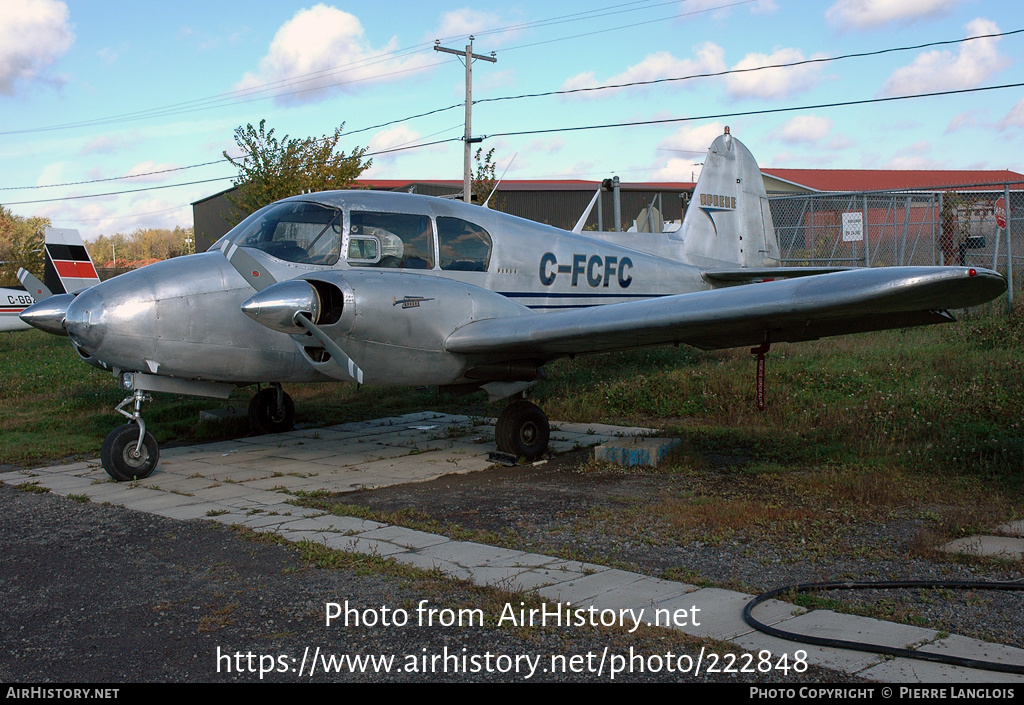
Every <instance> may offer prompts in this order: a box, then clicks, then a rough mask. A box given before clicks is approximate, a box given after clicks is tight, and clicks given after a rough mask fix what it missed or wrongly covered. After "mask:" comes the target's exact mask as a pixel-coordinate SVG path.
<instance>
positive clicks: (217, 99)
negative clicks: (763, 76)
mask: <svg viewBox="0 0 1024 705" xmlns="http://www.w3.org/2000/svg"><path fill="white" fill-rule="evenodd" d="M748 1H752V0H748ZM648 2H649V0H634V1H633V2H629V3H626V4H625V7H626V8H627V9H623V7H624V5H622V4H618V5H609V6H607V7H602V8H595V9H593V10H585V11H582V12H577V13H573V14H569V15H560V16H557V17H553V18H548V19H545V20H536V21H533V22H524V23H519V24H514V25H506V26H503V27H494V28H490V29H485V30H481V31H479V32H476V35H477V36H483V35H486V34H496V33H501V32H508V31H515V30H521V29H533V28H537V27H544V26H550V25H555V24H562V23H565V22H574V21H582V20H589V19H595V18H600V17H604V16H607V15H609V14H620V13H623V12H637V11H641V10H647V9H651V8H654V7H660V6H662V5H669V4H675V2H677V0H670V1H666V2H660V3H657V4H654V5H650V4H648ZM633 5H642V7H630V6H633ZM456 38H457V37H443V38H442V41H449V40H452V39H456ZM431 46H432V43H431V42H420V43H417V44H413V45H411V46H409V47H405V48H400V49H395V50H393V51H390V52H384V53H381V54H378V55H375V56H372V57H365V58H362V59H359V60H357V61H353V62H349V63H347V64H340V65H337V66H332V67H329V68H325V69H319V70H317V71H311V72H309V73H304V74H297V75H295V76H289V77H286V78H282V79H278V80H276V81H269V82H266V83H262V84H259V85H257V86H251V87H248V88H239V89H235V90H231V91H225V92H223V93H217V94H215V95H212V96H207V97H205V98H196V99H193V100H189V101H183V102H179V103H171V104H168V105H164V106H157V107H155V108H149V109H146V110H139V111H133V112H129V113H121V114H117V115H112V116H108V117H104V118H95V119H92V120H82V121H78V122H70V123H60V124H55V125H46V126H42V127H32V128H24V129H20V130H4V131H0V135H15V134H28V133H35V132H49V131H54V130H64V129H73V128H78V127H98V126H101V125H107V124H116V123H120V122H130V121H135V120H143V119H148V118H154V117H166V116H170V115H178V114H181V113H187V112H194V111H198V110H207V109H212V108H216V107H221V106H223V105H224V104H227V103H231V104H236V103H240V102H242V103H244V102H252V101H254V100H263V99H266V98H268V97H281V96H287V95H296V94H298V93H303V92H308V91H311V90H319V89H322V88H331V87H336V86H339V85H346V84H349V83H357V82H361V81H367V80H373V79H376V78H382V77H386V76H391V75H396V74H399V73H407V72H410V71H420V70H425V69H427V68H432V67H434V66H437V65H440V64H441V63H447V62H446V61H441V62H435V63H432V64H428V65H425V66H420V67H412V68H409V69H401V70H398V71H393V72H389V73H384V74H375V75H372V76H366V77H363V78H359V79H353V80H351V81H341V82H337V83H332V84H329V85H326V86H315V87H313V88H304V89H300V90H296V91H291V92H288V93H275V94H274V95H273V96H259V97H253V96H257V95H258V94H260V93H268V92H271V91H275V90H276V89H278V88H281V87H284V86H290V85H297V84H300V83H304V82H309V81H314V80H317V79H319V78H322V77H324V76H326V75H330V74H332V73H339V72H341V71H342V70H344V69H358V68H365V67H367V66H372V65H374V64H378V63H383V62H386V61H392V60H395V59H398V58H400V57H402V56H405V55H408V54H413V53H416V52H419V51H425V50H427V49H428V48H430V47H431ZM238 98H249V100H238Z"/></svg>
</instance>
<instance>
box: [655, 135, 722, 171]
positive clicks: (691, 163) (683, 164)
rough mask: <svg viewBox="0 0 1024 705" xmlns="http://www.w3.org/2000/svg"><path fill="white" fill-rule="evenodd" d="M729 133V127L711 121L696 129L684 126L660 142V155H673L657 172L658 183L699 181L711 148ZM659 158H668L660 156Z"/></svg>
mask: <svg viewBox="0 0 1024 705" xmlns="http://www.w3.org/2000/svg"><path fill="white" fill-rule="evenodd" d="M723 132H725V125H724V124H723V123H720V122H711V123H707V124H704V125H698V126H696V127H690V126H685V125H684V126H683V127H680V128H679V129H678V130H676V131H675V132H674V133H672V134H671V135H670V136H668V137H666V138H665V139H663V140H662V141H661V142H659V143H658V151H659V154H660V155H664V154H665V153H666V152H668V153H672V152H682V154H672V156H669V157H668V159H667V160H666V161H664V162H661V164H662V166H661V167H660V168H658V169H656V170H655V171H654V174H653V175H652V177H651V178H652V179H653V180H655V181H695V180H696V178H697V177H698V176H700V170H701V163H702V162H703V161H704V158H705V157H706V156H707V153H708V147H710V146H711V143H712V142H714V141H715V138H717V137H718V136H719V135H721V134H722V133H723ZM659 159H664V156H660V157H659Z"/></svg>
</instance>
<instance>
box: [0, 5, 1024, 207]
mask: <svg viewBox="0 0 1024 705" xmlns="http://www.w3.org/2000/svg"><path fill="white" fill-rule="evenodd" d="M746 1H750V0H746ZM733 4H742V3H733ZM709 9H721V6H720V7H717V8H709ZM703 11H706V10H701V12H703ZM602 31H603V30H602ZM1021 33H1024V29H1015V30H1008V31H1006V32H996V33H990V34H983V35H976V36H972V37H965V38H960V39H947V40H940V41H935V42H926V43H923V44H914V45H907V46H900V47H889V48H887V49H878V50H873V51H867V52H855V53H849V54H841V55H838V56H832V57H816V58H812V59H804V60H800V61H792V62H785V63H778V64H769V65H765V66H755V67H750V68H744V69H728V70H725V71H718V72H710V73H702V74H691V75H687V76H670V77H665V78H658V79H650V80H643V81H629V82H625V83H618V84H609V85H604V86H590V87H583V88H573V89H564V90H554V91H543V92H539V93H523V94H519V95H510V96H497V97H494V98H480V99H477V100H474V101H473V104H474V105H477V104H482V103H490V102H501V101H508V100H521V99H527V98H539V97H548V96H555V95H568V94H573V93H582V92H593V91H602V90H616V89H621V88H629V87H634V86H647V85H654V84H660V83H668V82H674V81H688V80H693V79H697V78H715V77H721V76H726V75H730V74H737V73H750V72H755V71H766V70H770V69H777V68H790V67H794V66H801V65H806V64H816V63H827V62H832V61H841V60H846V59H852V58H864V57H870V56H880V55H883V54H889V53H894V52H900V51H914V50H919V49H927V48H932V47H938V46H948V45H951V44H960V43H964V42H969V41H973V40H977V39H990V38H998V37H1006V36H1011V35H1016V34H1021ZM890 99H891V98H890ZM877 100H883V99H877ZM464 105H465V102H459V103H453V104H451V105H448V106H445V107H442V108H435V109H433V110H428V111H425V112H421V113H416V114H414V115H409V116H406V117H402V118H398V119H395V120H389V121H387V122H382V123H378V124H375V125H370V126H367V127H362V128H359V129H356V130H348V131H343V132H342V133H341V136H349V135H355V134H359V133H362V132H368V131H370V130H376V129H380V128H383V127H389V126H391V125H395V124H399V123H402V122H407V121H409V120H415V119H419V118H422V117H428V116H430V115H435V114H438V113H442V112H446V111H449V110H454V109H455V108H461V107H463V106H464ZM838 105H845V103H838V104H829V105H827V106H826V107H834V106H838ZM814 107H815V106H809V107H808V106H805V107H801V108H788V109H778V110H779V111H784V110H800V109H813V108H814ZM747 114H759V112H753V113H732V114H724V115H720V116H712V117H734V116H739V115H747ZM689 119H692V120H697V119H702V118H698V117H694V118H689ZM708 119H712V118H708ZM679 120H682V119H681V118H679V119H673V120H670V121H679ZM632 124H653V123H651V122H646V123H644V122H641V123H620V124H618V125H619V126H627V125H632ZM612 126H615V125H612ZM566 129H596V128H566ZM556 131H557V130H556ZM0 134H3V133H0ZM511 134H519V133H497V134H495V135H491V136H492V137H497V136H506V135H511ZM243 156H244V155H243ZM238 158H242V157H238ZM219 163H223V162H222V161H221V160H217V161H213V162H202V163H199V164H190V165H186V166H181V167H174V168H171V169H166V170H158V171H152V172H145V173H140V174H126V175H124V176H115V177H108V178H103V179H92V180H85V181H74V182H67V183H60V184H41V185H40V184H36V185H28V186H5V187H0V191H13V190H28V189H38V188H55V187H58V186H80V185H85V184H90V183H102V182H107V181H117V180H127V179H132V178H138V177H141V176H151V175H155V174H161V173H167V172H171V171H183V170H185V169H193V168H198V167H204V166H210V165H213V164H219Z"/></svg>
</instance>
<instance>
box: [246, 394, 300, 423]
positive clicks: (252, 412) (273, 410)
mask: <svg viewBox="0 0 1024 705" xmlns="http://www.w3.org/2000/svg"><path fill="white" fill-rule="evenodd" d="M249 425H250V426H252V430H253V431H255V432H256V433H259V434H264V433H284V432H285V431H291V430H292V426H294V425H295V402H293V401H292V398H291V397H290V396H288V393H287V392H285V393H284V404H283V406H281V407H280V408H278V406H277V390H276V389H274V388H273V387H267V388H266V389H261V390H260V391H258V392H257V393H256V394H254V395H253V397H252V401H251V402H249Z"/></svg>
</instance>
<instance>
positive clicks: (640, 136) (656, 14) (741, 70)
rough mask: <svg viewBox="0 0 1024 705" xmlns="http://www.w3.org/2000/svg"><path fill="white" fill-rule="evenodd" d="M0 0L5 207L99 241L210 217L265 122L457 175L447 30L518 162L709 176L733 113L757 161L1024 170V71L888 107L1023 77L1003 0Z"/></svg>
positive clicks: (456, 77) (525, 173) (577, 175)
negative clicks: (708, 158)
mask: <svg viewBox="0 0 1024 705" xmlns="http://www.w3.org/2000/svg"><path fill="white" fill-rule="evenodd" d="M2 6H3V13H2V15H0V204H3V205H4V206H5V207H7V208H9V209H11V210H12V211H13V212H14V213H16V214H18V215H22V216H44V217H48V218H50V219H51V220H52V221H53V224H54V225H55V226H57V227H62V228H76V229H78V230H79V231H81V233H82V234H83V236H84V237H85V238H86V239H94V238H96V237H98V236H99V235H101V234H106V235H111V234H114V233H116V232H122V233H129V232H131V231H133V230H135V229H137V228H147V227H154V228H173V227H174V226H178V225H180V226H184V227H188V226H190V225H191V224H192V209H191V203H192V202H193V201H196V200H199V199H202V198H204V197H206V196H209V195H212V194H215V193H218V192H220V191H222V190H224V189H226V188H228V187H230V185H231V178H232V177H233V176H234V175H235V173H236V170H235V169H234V167H232V166H231V165H230V164H229V163H228V162H227V161H226V160H225V159H224V157H223V153H224V152H225V151H226V152H228V153H229V154H232V155H237V154H239V153H240V151H239V149H238V147H237V145H236V143H235V140H234V132H235V130H236V129H237V128H239V127H242V126H245V125H247V124H250V123H251V124H254V125H256V124H258V123H259V122H260V121H261V120H266V124H267V127H268V128H273V129H274V130H275V134H276V135H277V136H279V137H283V136H284V135H290V136H292V137H303V138H305V137H320V136H322V135H325V134H332V133H333V132H334V130H335V129H336V128H337V127H339V126H340V125H342V124H344V126H345V127H344V130H345V132H346V133H347V134H346V135H345V136H344V137H343V138H342V142H341V145H342V147H343V148H344V149H345V150H346V151H348V150H351V149H352V148H355V147H367V148H368V150H369V152H370V153H376V155H375V156H373V157H372V159H373V165H372V167H371V168H370V170H369V171H367V172H366V173H365V174H364V175H365V176H367V177H373V178H382V179H409V180H422V179H461V178H462V163H463V144H462V139H461V138H462V135H463V129H464V127H463V124H464V113H463V108H462V105H461V103H462V101H463V100H464V88H465V69H464V67H463V64H462V63H461V61H460V59H459V58H458V57H456V56H452V55H450V54H445V53H442V52H437V51H434V49H433V47H434V44H435V41H436V40H440V42H441V45H442V46H446V47H452V48H457V49H464V48H465V46H466V45H467V43H468V42H469V36H470V35H473V36H474V40H473V50H474V52H476V53H478V54H484V55H490V53H491V52H494V56H495V57H496V58H497V61H496V62H495V63H490V62H485V61H475V62H474V63H473V98H474V100H478V101H480V100H482V101H484V102H479V103H477V104H476V105H474V108H473V123H472V124H473V135H474V137H484V138H485V139H484V140H483V142H481V143H480V144H479V145H478V146H480V147H482V148H483V149H484V151H485V152H486V151H487V150H489V149H491V148H493V149H494V159H495V162H496V163H497V165H498V172H499V174H500V173H501V172H502V171H503V170H505V169H506V168H507V174H506V178H508V179H590V180H599V179H603V178H607V177H610V176H613V175H618V176H619V177H620V178H621V179H622V180H623V181H627V182H629V181H690V180H692V179H694V178H695V177H696V176H697V175H699V173H700V168H701V167H700V163H701V162H702V161H703V155H704V153H705V152H706V150H707V148H708V146H709V145H710V144H711V142H712V140H713V139H714V138H715V137H716V136H717V135H719V134H721V132H722V130H723V128H724V127H725V126H726V125H729V126H730V128H731V131H732V133H733V135H735V136H736V137H737V138H738V139H740V140H741V141H742V142H743V143H744V144H746V146H747V147H748V148H749V149H750V150H751V151H752V152H753V154H754V156H755V157H756V158H757V159H758V162H759V163H760V165H761V166H762V167H777V168H778V167H783V168H849V169H852V168H856V169H1011V170H1013V171H1018V172H1024V149H1022V146H1024V87H1021V86H1017V87H1008V88H997V89H992V90H985V91H975V92H959V93H950V94H947V95H940V96H931V97H918V98H912V99H907V100H887V101H881V102H880V99H885V98H898V97H902V96H912V95H920V94H924V93H946V92H950V91H965V90H969V89H977V88H988V87H995V86H1004V85H1007V84H1017V83H1024V70H1022V62H1024V32H1022V33H1019V34H1008V33H1011V32H1015V31H1020V30H1022V29H1024V19H1022V18H1021V15H1020V12H1019V6H1018V3H1016V2H1008V1H1007V0H819V1H812V0H747V1H746V2H737V1H736V0H683V1H680V0H673V1H671V2H669V1H666V0H640V1H636V0H619V2H617V3H611V2H607V4H605V2H602V0H591V2H560V3H551V2H540V1H539V0H522V1H516V0H508V1H506V2H502V3H488V2H477V3H475V4H473V5H472V6H466V5H462V4H459V3H458V2H452V3H449V4H445V3H441V2H430V3H424V2H405V1H404V0H391V1H389V2H376V3H369V2H349V3H342V2H334V3H329V2H325V3H319V4H314V3H312V2H289V1H288V0H245V1H244V2H241V1H236V0H217V2H208V1H206V0H203V1H202V2H199V1H194V0H176V1H175V2H159V1H158V2H147V3H138V2H129V1H127V0H125V1H119V0H88V1H87V2H86V1H75V0H71V1H69V2H61V1H59V0H2ZM981 35H1003V36H988V37H983V38H976V39H973V40H970V41H964V40H965V39H967V38H968V37H980V36H981ZM937 42H947V43H945V44H939V45H935V43H937ZM921 45H932V46H921ZM907 47H919V48H909V49H908V48H907ZM886 50H896V51H886ZM877 52H884V53H877ZM860 53H874V55H872V56H861V57H850V58H836V57H841V56H844V55H847V54H860ZM821 59H835V60H829V61H819V60H821ZM794 62H805V63H802V64H798V65H795V66H791V67H786V68H769V69H762V70H753V71H751V70H745V69H757V68H759V67H764V66H770V65H775V64H784V63H785V64H788V63H794ZM806 62H810V63H806ZM700 74H718V75H715V76H703V77H701V76H700ZM661 79H682V80H661ZM651 81H658V82H656V83H650V82H651ZM644 82H647V83H646V85H622V84H643V83H644ZM608 86H619V87H611V88H608ZM579 89H598V90H579ZM565 91H572V92H565ZM552 92H561V93H558V94H554V95H551V94H550V93H552ZM537 93H547V94H548V95H542V96H536V97H519V98H515V96H523V95H525V94H537ZM496 99H504V100H496ZM855 101H871V102H861V104H859V105H851V106H834V107H820V106H825V105H827V104H832V103H844V102H855ZM815 106H819V107H815ZM428 112H429V113H431V114H429V115H425V116H422V117H415V116H417V115H420V114H422V113H428ZM725 116H728V117H725ZM654 121H660V122H654ZM645 122H646V123H652V124H642V125H629V126H614V127H605V128H601V129H583V130H565V128H579V127H592V126H598V125H619V124H621V123H645ZM553 130H560V131H553ZM510 133H528V134H510ZM429 143H434V144H429ZM418 145H426V146H418ZM395 148H405V149H401V150H400V151H390V152H387V151H385V150H389V149H395ZM197 182H198V183H197Z"/></svg>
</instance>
